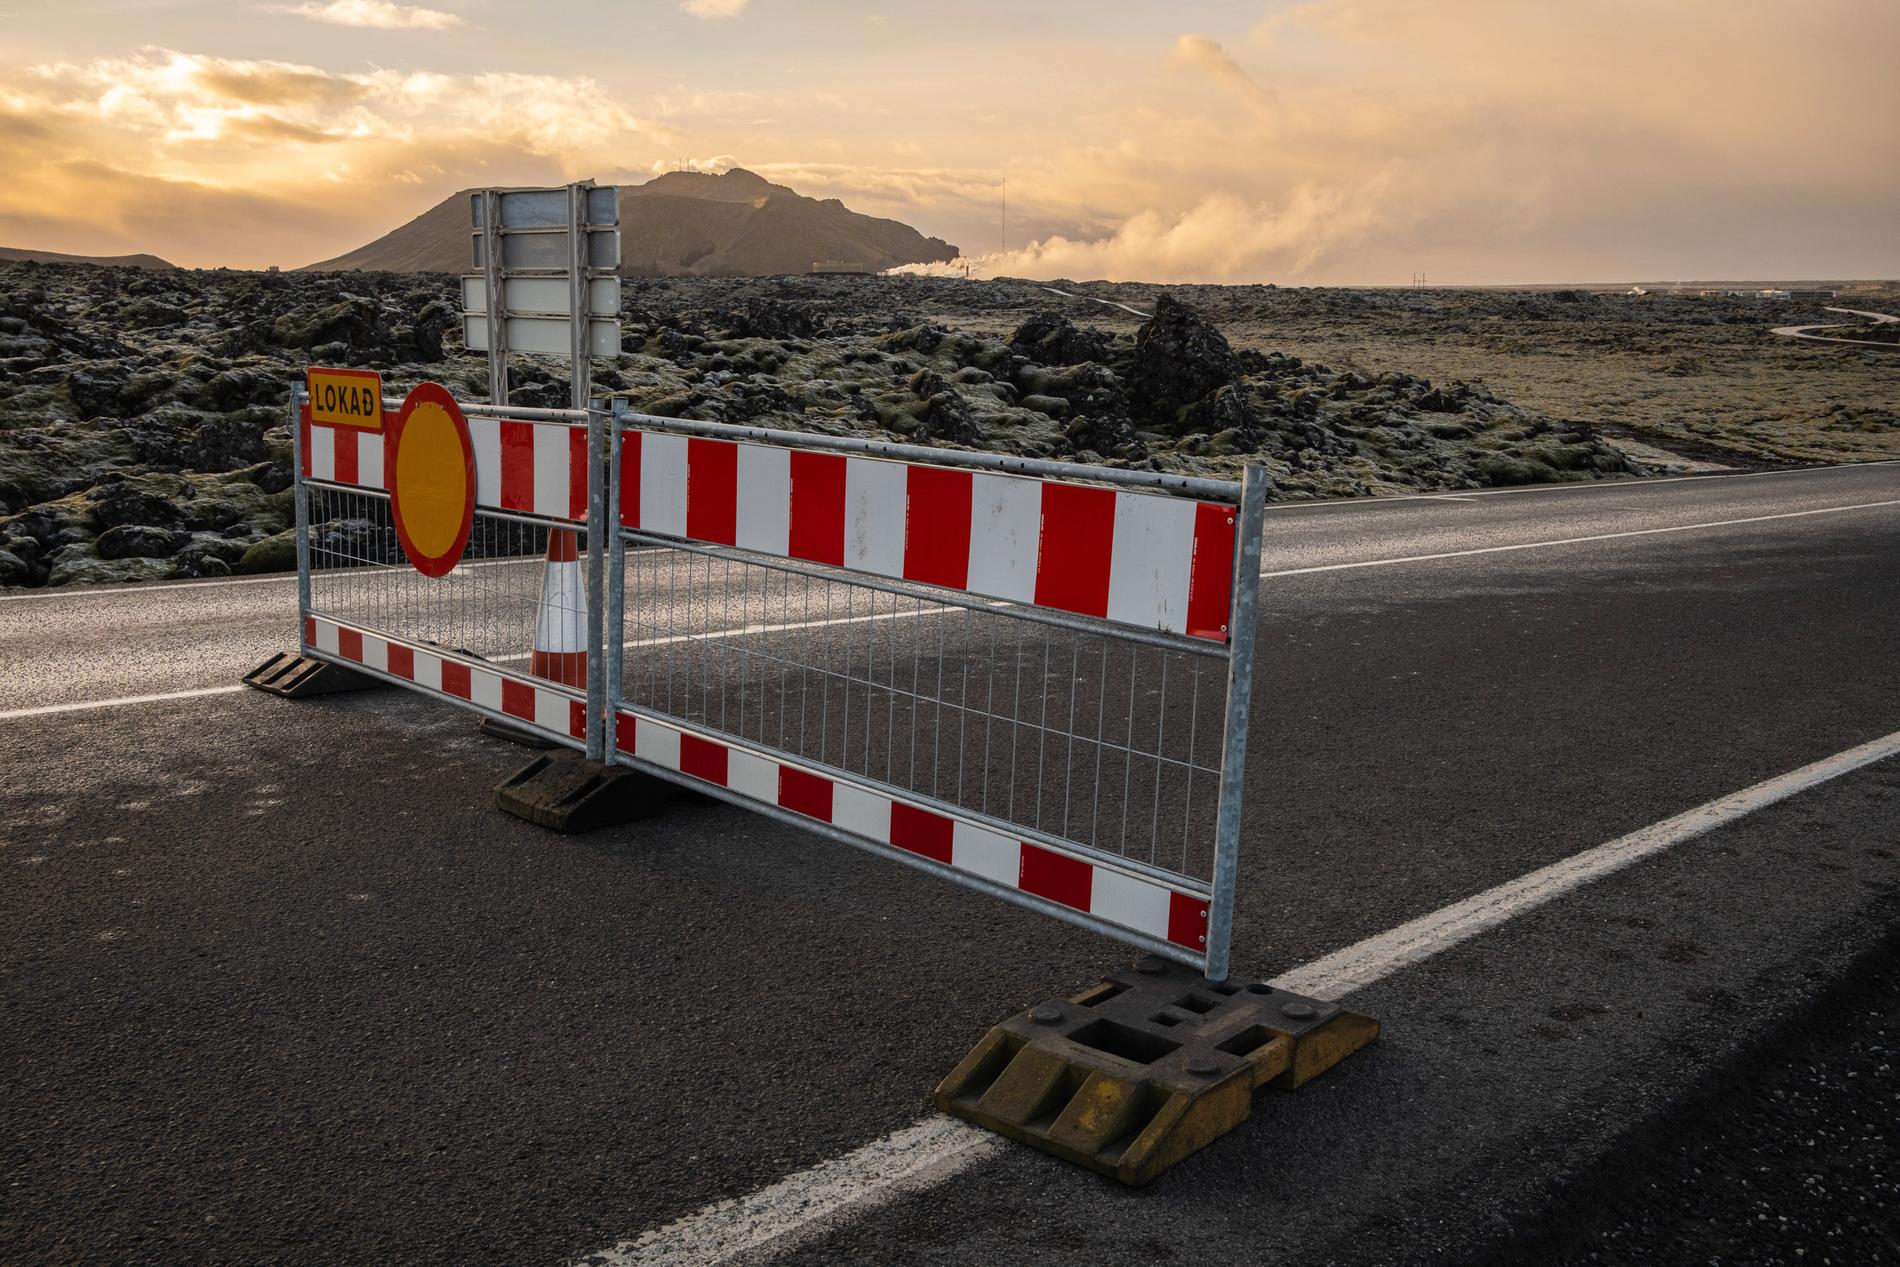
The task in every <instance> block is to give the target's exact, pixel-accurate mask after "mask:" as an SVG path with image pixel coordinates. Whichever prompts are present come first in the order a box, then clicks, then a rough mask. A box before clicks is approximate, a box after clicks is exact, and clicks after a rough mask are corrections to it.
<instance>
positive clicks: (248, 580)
mask: <svg viewBox="0 0 1900 1267" xmlns="http://www.w3.org/2000/svg"><path fill="white" fill-rule="evenodd" d="M628 553H632V551H629V552H628ZM541 562H544V560H542V559H540V558H538V557H529V558H521V559H480V560H477V561H474V562H470V563H463V564H459V565H457V567H456V568H455V571H456V572H462V571H466V570H467V569H469V568H500V567H512V566H515V565H518V564H522V563H541ZM404 567H405V565H404V564H401V563H391V564H389V565H387V566H384V567H377V568H370V569H366V570H365V571H364V572H362V573H359V574H358V575H369V574H371V573H374V572H394V571H400V570H402V569H403V568H404ZM312 575H313V576H315V577H316V578H318V579H319V580H320V579H322V578H323V577H324V576H326V575H335V573H334V572H314V573H312ZM451 575H453V573H451ZM296 583H297V574H296V573H295V572H273V573H272V574H271V575H269V576H234V577H230V578H228V579H226V580H221V581H159V582H158V583H156V584H153V585H125V586H118V585H102V586H98V587H96V588H93V589H79V590H69V589H67V588H66V587H64V586H52V587H50V588H48V587H41V588H40V589H33V590H26V591H23V592H21V593H18V594H0V603H9V602H11V603H17V602H19V601H20V600H22V599H27V598H44V599H54V598H117V597H118V596H119V595H121V594H190V593H193V592H195V591H197V590H215V589H223V588H224V587H225V586H227V585H295V584H296Z"/></svg>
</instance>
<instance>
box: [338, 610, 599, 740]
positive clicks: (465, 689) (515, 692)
mask: <svg viewBox="0 0 1900 1267" xmlns="http://www.w3.org/2000/svg"><path fill="white" fill-rule="evenodd" d="M303 623H304V627H303V637H304V645H305V646H306V647H309V648H312V649H314V650H316V651H318V652H321V653H322V654H324V655H327V656H331V657H334V658H336V659H339V660H344V661H348V662H350V663H352V664H355V665H359V666H361V667H362V668H365V669H368V670H369V671H371V672H372V673H376V674H380V675H381V676H383V677H386V678H392V679H395V680H396V681H399V682H401V683H402V684H403V685H405V686H411V687H414V688H416V689H418V690H421V691H428V692H433V693H434V694H437V695H441V696H443V697H445V698H448V699H454V700H460V701H461V702H463V703H465V704H472V705H474V706H475V707H476V708H478V709H483V710H486V711H487V712H490V713H493V714H495V715H496V716H501V717H507V718H510V719H512V720H514V721H516V722H520V723H523V724H525V725H527V726H530V727H533V728H534V729H536V730H539V731H543V732H545V733H546V734H548V735H550V736H551V737H553V738H555V739H559V740H560V741H562V742H563V743H570V742H577V741H578V742H584V741H585V740H586V737H587V702H586V700H585V698H584V697H582V696H580V695H578V694H575V693H573V692H569V691H564V690H561V689H560V688H558V687H555V686H553V685H551V684H550V683H548V682H543V681H536V680H534V679H532V678H528V677H525V676H518V675H516V674H514V673H510V672H508V671H507V670H504V669H498V668H496V667H495V666H494V665H492V664H488V663H484V662H482V661H479V660H473V659H468V658H465V657H461V656H457V655H456V654H455V653H453V652H449V651H444V650H443V649H442V648H440V647H425V646H418V645H417V644H415V643H410V642H401V641H398V640H396V639H393V638H385V637H382V636H381V635H379V634H373V633H369V632H367V631H366V630H361V629H354V628H352V627H350V626H349V625H345V624H342V623H340V622H338V621H334V620H326V619H325V618H323V617H321V616H305V617H304V622H303Z"/></svg>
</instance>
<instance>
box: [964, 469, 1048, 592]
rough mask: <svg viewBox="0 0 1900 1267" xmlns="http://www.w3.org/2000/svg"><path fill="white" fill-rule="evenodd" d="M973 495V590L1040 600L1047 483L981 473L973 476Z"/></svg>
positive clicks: (971, 514)
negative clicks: (1038, 586)
mask: <svg viewBox="0 0 1900 1267" xmlns="http://www.w3.org/2000/svg"><path fill="white" fill-rule="evenodd" d="M970 495H971V506H970V592H971V593H974V594H987V595H988V596H989V597H991V598H1007V599H1010V600H1012V601H1014V602H1018V603H1027V602H1032V601H1034V599H1035V597H1036V554H1037V551H1038V547H1040V545H1041V544H1042V485H1041V484H1040V483H1038V482H1037V481H1035V480H1025V479H1016V478H1014V477H1012V476H1008V475H985V474H982V473H978V474H975V475H972V476H971V477H970Z"/></svg>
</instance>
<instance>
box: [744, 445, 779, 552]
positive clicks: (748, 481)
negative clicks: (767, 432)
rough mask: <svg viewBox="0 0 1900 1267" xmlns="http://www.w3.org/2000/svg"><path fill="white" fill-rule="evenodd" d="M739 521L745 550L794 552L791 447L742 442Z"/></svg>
mask: <svg viewBox="0 0 1900 1267" xmlns="http://www.w3.org/2000/svg"><path fill="white" fill-rule="evenodd" d="M738 463H739V491H738V509H739V516H738V524H737V529H738V531H737V534H736V536H735V539H734V544H736V545H737V546H738V547H739V548H740V549H742V550H759V551H762V552H764V553H766V554H774V555H778V556H779V557H781V558H783V557H784V556H785V555H787V554H789V553H790V552H791V537H792V451H791V450H790V449H777V448H768V447H767V446H765V445H761V444H742V445H740V446H739V458H738Z"/></svg>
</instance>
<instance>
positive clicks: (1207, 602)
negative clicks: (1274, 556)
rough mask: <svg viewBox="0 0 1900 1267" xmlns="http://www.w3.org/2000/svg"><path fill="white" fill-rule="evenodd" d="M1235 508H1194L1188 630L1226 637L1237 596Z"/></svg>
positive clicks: (1199, 634) (1198, 634) (1193, 634)
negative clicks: (1229, 618)
mask: <svg viewBox="0 0 1900 1267" xmlns="http://www.w3.org/2000/svg"><path fill="white" fill-rule="evenodd" d="M1234 513H1235V512H1234V510H1233V508H1232V507H1230V506H1210V505H1207V504H1206V503H1203V504H1201V505H1199V506H1196V507H1195V508H1194V562H1193V564H1192V565H1191V567H1190V569H1189V572H1188V610H1187V633H1188V636H1189V637H1193V638H1213V639H1215V640H1216V641H1222V642H1224V641H1226V638H1227V617H1228V615H1229V614H1230V611H1229V609H1230V608H1231V607H1232V605H1233V598H1234Z"/></svg>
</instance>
